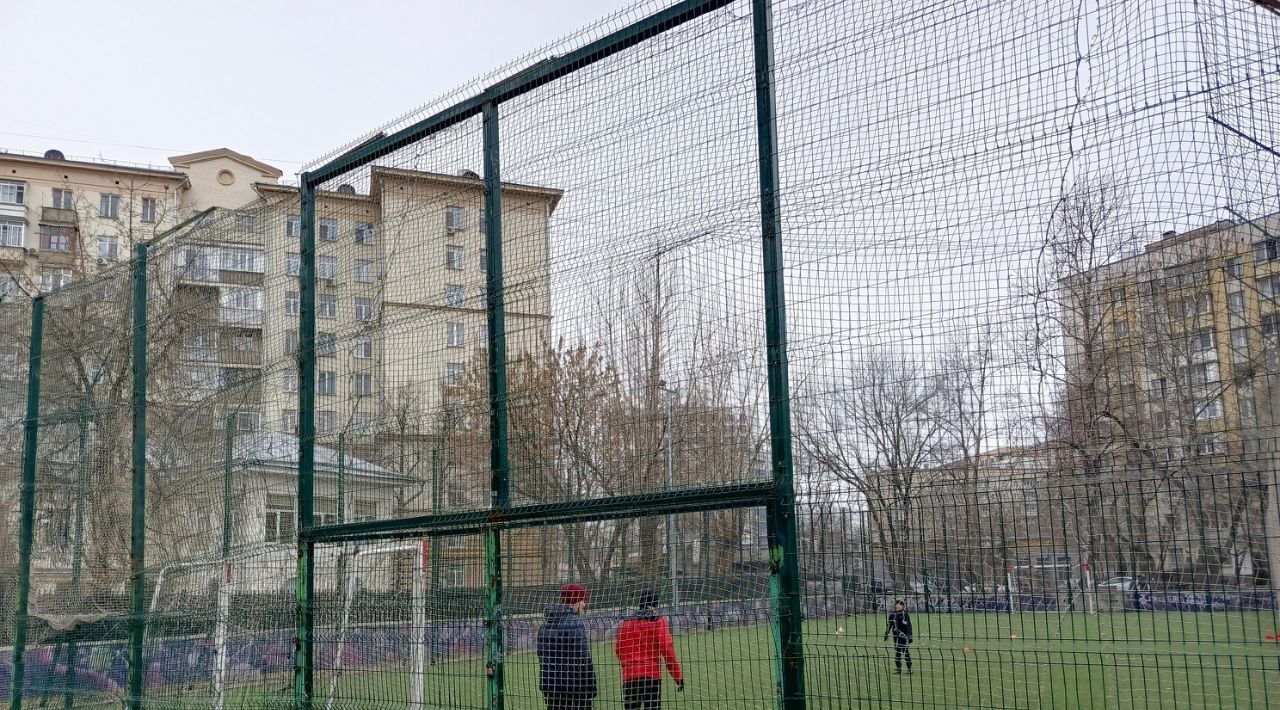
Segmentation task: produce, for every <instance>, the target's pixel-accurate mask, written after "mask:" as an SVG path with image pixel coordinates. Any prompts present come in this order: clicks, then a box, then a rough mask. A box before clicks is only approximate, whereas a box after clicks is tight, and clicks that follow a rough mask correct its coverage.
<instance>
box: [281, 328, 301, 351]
mask: <svg viewBox="0 0 1280 710" xmlns="http://www.w3.org/2000/svg"><path fill="white" fill-rule="evenodd" d="M297 354H298V331H296V330H290V331H287V332H286V333H285V334H284V355H285V357H295V356H296V355H297Z"/></svg>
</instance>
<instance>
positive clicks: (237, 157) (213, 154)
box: [169, 148, 284, 178]
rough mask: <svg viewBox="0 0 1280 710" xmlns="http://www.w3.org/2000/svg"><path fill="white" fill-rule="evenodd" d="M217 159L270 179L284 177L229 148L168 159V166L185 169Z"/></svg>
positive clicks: (259, 162)
mask: <svg viewBox="0 0 1280 710" xmlns="http://www.w3.org/2000/svg"><path fill="white" fill-rule="evenodd" d="M217 158H229V159H231V160H234V161H236V162H237V163H241V164H243V165H247V166H249V167H251V168H253V169H254V170H258V171H260V172H262V173H263V174H265V175H270V176H271V177H276V178H278V177H280V176H281V175H284V171H283V170H280V169H279V168H277V167H274V166H272V165H267V164H266V163H264V162H262V161H261V160H257V159H255V158H253V157H250V156H248V155H245V154H244V153H237V152H236V151H234V150H231V149H230V148H214V149H212V150H202V151H200V152H198V153H188V154H186V155H175V156H173V157H172V158H169V164H170V165H172V166H173V167H175V168H185V167H188V166H191V165H193V164H195V163H203V162H205V161H208V160H216V159H217Z"/></svg>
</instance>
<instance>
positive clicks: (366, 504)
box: [351, 412, 378, 523]
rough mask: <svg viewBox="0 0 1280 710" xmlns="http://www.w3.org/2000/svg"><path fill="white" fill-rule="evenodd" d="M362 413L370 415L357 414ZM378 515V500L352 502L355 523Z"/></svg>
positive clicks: (367, 520) (352, 519)
mask: <svg viewBox="0 0 1280 710" xmlns="http://www.w3.org/2000/svg"><path fill="white" fill-rule="evenodd" d="M360 414H364V415H365V416H366V417H368V416H369V414H368V412H358V413H357V414H356V417H357V418H359V416H360ZM370 423H372V420H370ZM377 517H378V502H377V501H373V500H357V501H353V502H352V504H351V522H354V523H367V522H369V521H370V520H374V519H376V518H377Z"/></svg>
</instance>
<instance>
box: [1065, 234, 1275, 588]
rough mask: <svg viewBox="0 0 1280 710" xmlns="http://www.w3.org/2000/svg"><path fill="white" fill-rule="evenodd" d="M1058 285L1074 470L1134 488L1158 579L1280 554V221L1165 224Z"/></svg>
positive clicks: (1120, 505) (1250, 571) (1247, 568)
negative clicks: (1135, 247) (1123, 252)
mask: <svg viewBox="0 0 1280 710" xmlns="http://www.w3.org/2000/svg"><path fill="white" fill-rule="evenodd" d="M1062 287H1063V289H1064V291H1065V292H1066V293H1067V294H1068V295H1067V297H1065V298H1064V299H1063V303H1064V306H1065V308H1064V312H1065V315H1064V322H1065V323H1067V324H1069V325H1068V327H1066V328H1065V331H1066V332H1065V345H1066V351H1067V360H1066V364H1067V375H1068V393H1067V398H1068V401H1067V402H1066V403H1065V404H1066V407H1067V411H1068V422H1069V424H1068V427H1069V428H1070V429H1071V430H1072V431H1069V432H1067V434H1066V435H1067V436H1068V437H1069V438H1071V439H1072V440H1074V441H1076V443H1077V444H1080V446H1079V448H1078V449H1077V456H1076V459H1077V460H1076V463H1075V466H1076V469H1077V470H1076V471H1075V472H1076V473H1080V474H1092V475H1093V476H1099V475H1100V476H1102V477H1103V480H1104V481H1107V482H1111V483H1112V488H1115V487H1116V486H1118V485H1122V484H1123V485H1124V486H1125V488H1124V490H1125V491H1128V492H1130V498H1129V499H1127V500H1125V501H1123V502H1121V501H1116V509H1117V510H1118V511H1119V510H1121V509H1124V510H1126V511H1130V512H1129V513H1125V514H1131V515H1132V516H1133V517H1134V519H1135V522H1134V524H1135V525H1136V526H1138V527H1137V532H1136V533H1135V534H1136V535H1137V536H1138V538H1140V539H1143V540H1144V544H1143V553H1144V556H1143V560H1149V566H1150V568H1151V569H1152V570H1153V574H1160V575H1163V576H1165V577H1166V578H1176V577H1177V576H1179V575H1182V576H1184V577H1185V578H1188V579H1195V580H1201V581H1204V580H1208V581H1212V580H1215V579H1218V578H1219V575H1220V578H1221V579H1239V578H1241V577H1244V578H1253V577H1254V575H1255V574H1257V572H1258V571H1259V569H1258V568H1259V563H1260V562H1261V561H1262V559H1264V558H1270V559H1272V560H1280V527H1277V525H1276V515H1275V510H1276V504H1277V502H1280V495H1278V494H1277V489H1278V488H1280V486H1278V485H1277V472H1278V470H1280V465H1278V464H1280V458H1278V457H1277V443H1276V442H1277V441H1280V439H1278V438H1277V435H1280V215H1274V214H1273V215H1269V216H1266V217H1263V218H1259V219H1256V220H1252V221H1239V222H1233V221H1220V222H1215V223H1213V224H1209V225H1206V226H1204V227H1200V228H1198V229H1194V230H1191V231H1188V232H1185V233H1181V234H1178V233H1174V232H1167V233H1165V234H1164V235H1163V236H1162V237H1161V238H1160V239H1159V240H1157V241H1155V242H1152V243H1150V244H1148V245H1146V247H1145V249H1144V250H1143V251H1142V252H1141V253H1139V254H1136V255H1134V256H1131V257H1129V258H1126V259H1123V260H1119V261H1116V262H1113V263H1110V264H1106V265H1104V266H1101V267H1099V268H1097V269H1094V270H1091V271H1089V272H1087V273H1084V274H1079V275H1077V276H1075V277H1073V278H1072V279H1068V280H1065V281H1064V282H1063V284H1062ZM1086 460H1088V461H1091V462H1092V465H1094V466H1095V467H1097V469H1098V470H1097V471H1093V472H1090V471H1087V470H1084V469H1082V468H1081V462H1082V461H1086ZM1085 465H1088V464H1085ZM1082 480H1085V479H1082ZM1088 480H1093V479H1088ZM1138 492H1140V495H1138ZM1134 495H1136V496H1137V498H1136V500H1137V502H1134V501H1135V499H1134ZM1268 496H1269V497H1270V503H1269V504H1268V502H1267V501H1266V500H1265V499H1266V498H1267V497H1268ZM1135 506H1136V509H1135ZM1117 514H1120V513H1117ZM1267 548H1271V549H1267ZM1277 577H1280V575H1276V574H1272V575H1271V579H1272V582H1273V584H1274V583H1275V581H1276V578H1277ZM1277 588H1280V587H1277Z"/></svg>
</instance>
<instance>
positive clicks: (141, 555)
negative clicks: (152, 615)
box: [125, 244, 147, 708]
mask: <svg viewBox="0 0 1280 710" xmlns="http://www.w3.org/2000/svg"><path fill="white" fill-rule="evenodd" d="M132 305H133V496H132V502H131V505H130V507H131V522H132V525H131V527H130V535H129V538H130V540H129V578H130V584H129V597H130V610H129V611H130V613H129V690H128V693H127V694H126V698H125V700H126V705H127V706H128V707H129V708H140V707H142V695H143V687H142V643H143V639H144V638H145V636H146V631H147V616H146V612H147V595H146V578H145V575H144V572H143V569H144V567H145V566H146V552H147V547H146V543H147V527H146V519H147V245H146V244H139V245H137V246H136V247H134V258H133V304H132Z"/></svg>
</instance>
